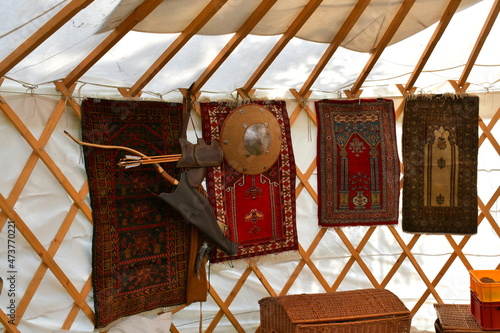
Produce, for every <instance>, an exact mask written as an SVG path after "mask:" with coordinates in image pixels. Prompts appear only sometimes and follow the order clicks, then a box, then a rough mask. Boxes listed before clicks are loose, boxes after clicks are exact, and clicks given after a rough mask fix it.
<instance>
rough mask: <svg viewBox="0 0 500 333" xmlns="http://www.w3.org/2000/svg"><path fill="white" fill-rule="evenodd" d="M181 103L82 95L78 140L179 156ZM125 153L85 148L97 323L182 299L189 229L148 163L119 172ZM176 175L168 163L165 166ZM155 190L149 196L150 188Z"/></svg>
mask: <svg viewBox="0 0 500 333" xmlns="http://www.w3.org/2000/svg"><path fill="white" fill-rule="evenodd" d="M181 117H182V104H175V103H164V102H153V101H124V100H120V101H112V100H103V99H86V100H84V101H83V102H82V137H83V141H86V142H90V143H96V144H103V145H117V146H127V147H131V148H133V149H136V150H138V151H140V152H142V153H144V154H146V155H148V156H157V155H165V154H174V153H180V146H179V143H178V138H179V136H180V134H181V128H182V126H181V119H182V118H181ZM125 154H130V153H125V152H123V151H121V150H116V149H99V148H91V147H86V146H85V147H84V159H85V169H86V172H87V176H88V182H89V193H90V205H91V208H92V217H93V224H94V231H93V242H92V284H93V288H94V308H95V314H96V323H95V325H96V327H104V326H106V325H108V324H109V323H111V322H112V321H114V320H116V319H118V318H121V317H124V316H130V315H133V314H137V313H140V312H143V311H148V310H152V309H156V308H158V307H166V306H172V305H177V304H183V303H186V300H187V293H188V274H189V270H188V268H189V267H190V265H194V263H190V251H189V249H190V227H189V226H188V225H187V224H186V222H185V221H184V220H183V218H182V216H181V215H180V214H178V213H176V212H174V211H172V210H171V209H169V208H168V207H166V205H165V203H163V202H162V201H161V200H160V199H159V198H158V197H157V196H156V195H155V194H153V193H156V194H158V193H161V192H171V191H172V190H173V185H171V184H170V183H168V182H167V181H166V180H165V179H163V178H162V177H161V176H160V175H159V173H158V172H157V171H156V170H155V169H154V168H153V167H152V166H151V165H144V166H140V167H137V168H133V169H126V170H123V169H119V168H118V167H117V166H116V163H117V161H119V160H120V158H122V157H123V156H124V155H125ZM162 166H163V167H164V169H165V170H167V172H168V173H170V174H171V175H174V176H176V175H175V171H176V170H175V169H174V167H175V165H174V164H173V163H170V164H164V165H162ZM151 192H153V193H151Z"/></svg>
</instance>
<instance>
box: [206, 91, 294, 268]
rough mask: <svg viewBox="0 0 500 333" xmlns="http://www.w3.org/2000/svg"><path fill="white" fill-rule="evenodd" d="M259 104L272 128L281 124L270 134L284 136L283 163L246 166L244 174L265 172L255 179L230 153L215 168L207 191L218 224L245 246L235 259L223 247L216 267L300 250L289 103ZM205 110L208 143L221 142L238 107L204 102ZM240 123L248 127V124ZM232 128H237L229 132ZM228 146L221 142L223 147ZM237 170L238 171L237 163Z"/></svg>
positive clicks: (214, 256) (213, 259)
mask: <svg viewBox="0 0 500 333" xmlns="http://www.w3.org/2000/svg"><path fill="white" fill-rule="evenodd" d="M254 103H257V104H259V105H262V106H263V107H264V108H265V109H266V110H268V111H270V112H271V114H272V115H274V117H273V118H272V119H269V124H274V122H276V128H270V130H271V131H276V133H277V135H278V136H280V137H281V144H279V145H278V147H277V150H278V151H277V155H276V157H277V160H276V162H275V163H274V164H273V165H272V166H269V165H265V163H264V164H259V163H257V164H252V163H249V164H248V165H245V166H244V167H243V170H247V169H248V170H249V171H250V170H251V169H252V168H254V167H256V166H259V167H262V168H263V169H265V171H264V172H262V173H259V172H253V173H254V174H250V175H249V174H243V173H240V172H238V171H236V170H235V169H234V168H233V167H232V166H231V165H230V164H229V163H228V162H227V160H226V159H227V155H226V153H225V160H224V161H223V163H222V164H221V165H220V166H218V167H213V168H209V170H208V173H207V192H208V195H209V198H210V202H211V204H212V206H213V207H214V209H215V213H216V216H217V220H218V222H219V224H221V225H223V226H225V227H226V228H227V232H226V234H227V237H228V238H229V239H230V240H232V241H233V242H237V243H238V244H239V251H238V253H237V254H236V255H233V256H228V255H226V254H225V253H224V252H222V251H220V250H218V249H217V250H216V251H213V252H212V254H211V258H210V261H211V262H212V263H216V262H222V261H228V260H236V259H244V258H250V257H255V256H262V255H266V254H277V253H281V252H285V251H291V250H297V249H298V241H297V230H296V216H295V215H296V213H295V177H296V173H295V160H294V155H293V150H292V144H291V138H290V124H289V119H288V114H287V111H286V104H285V102H284V101H257V102H254ZM200 106H201V115H202V124H203V138H204V139H205V140H206V141H207V142H210V141H211V140H217V141H220V139H221V129H222V127H223V125H224V122H225V120H226V118H228V116H229V115H230V114H231V112H232V111H233V109H235V106H234V105H233V104H230V103H224V102H220V103H200ZM240 107H241V106H240ZM226 125H227V126H228V127H230V126H232V125H231V124H226ZM240 125H242V126H245V124H240ZM267 125H268V124H267V123H266V126H267ZM235 126H236V124H235ZM270 127H272V126H271V125H270ZM230 129H234V128H229V129H228V130H230ZM235 130H238V129H237V128H236V129H235ZM229 140H231V138H229ZM224 144H225V143H224V142H221V146H222V147H223V148H224ZM226 144H227V142H226ZM241 144H243V143H241ZM273 144H276V141H274V142H272V143H271V146H272V145H273ZM256 159H258V157H256ZM233 166H234V167H236V168H237V167H238V166H235V165H234V164H233ZM243 172H245V171H243Z"/></svg>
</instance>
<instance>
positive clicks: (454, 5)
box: [398, 0, 462, 96]
mask: <svg viewBox="0 0 500 333" xmlns="http://www.w3.org/2000/svg"><path fill="white" fill-rule="evenodd" d="M461 1H462V0H450V3H449V4H448V7H446V10H445V11H444V13H443V16H442V17H441V20H440V21H439V23H438V25H437V27H436V30H435V31H434V33H433V34H432V37H431V39H430V40H429V43H428V44H427V47H426V48H425V50H424V52H423V53H422V56H421V57H420V59H419V61H418V63H417V65H416V66H415V68H414V69H413V72H412V74H411V76H410V78H409V79H408V82H407V83H406V85H405V86H401V85H398V89H399V90H400V91H401V93H402V94H403V96H406V95H408V94H412V93H413V92H415V89H414V87H413V86H414V85H415V82H416V81H417V78H418V76H419V75H420V74H421V73H422V70H423V69H424V67H425V64H426V63H427V60H429V57H430V56H431V54H432V52H433V51H434V49H435V47H436V45H437V43H438V42H439V40H440V39H441V37H442V36H443V33H444V31H445V30H446V28H447V27H448V24H449V23H450V21H451V19H452V18H453V15H454V14H455V12H456V11H457V9H458V6H459V5H460V3H461Z"/></svg>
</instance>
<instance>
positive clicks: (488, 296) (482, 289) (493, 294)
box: [469, 269, 500, 302]
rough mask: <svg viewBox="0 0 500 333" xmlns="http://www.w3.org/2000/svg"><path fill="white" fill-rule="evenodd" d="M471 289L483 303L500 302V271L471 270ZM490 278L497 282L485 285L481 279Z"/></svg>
mask: <svg viewBox="0 0 500 333" xmlns="http://www.w3.org/2000/svg"><path fill="white" fill-rule="evenodd" d="M469 273H470V289H471V291H473V292H474V293H476V295H477V297H478V298H479V300H480V301H481V302H500V270H498V269H496V270H470V271H469ZM483 277H489V278H490V279H493V280H495V281H497V282H494V283H493V282H492V283H484V282H481V278H483Z"/></svg>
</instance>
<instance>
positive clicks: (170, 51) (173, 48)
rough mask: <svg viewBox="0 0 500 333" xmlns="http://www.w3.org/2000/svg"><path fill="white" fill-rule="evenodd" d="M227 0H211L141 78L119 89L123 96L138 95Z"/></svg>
mask: <svg viewBox="0 0 500 333" xmlns="http://www.w3.org/2000/svg"><path fill="white" fill-rule="evenodd" d="M226 2H227V0H212V1H210V3H209V4H208V5H206V6H205V8H203V10H202V11H201V12H200V13H199V14H198V16H196V18H195V19H194V20H193V21H192V22H191V23H190V24H189V25H188V26H187V27H186V29H184V30H183V31H182V33H181V34H180V35H179V36H178V37H177V38H176V39H175V41H174V42H173V43H172V44H170V46H169V47H168V48H167V49H166V50H165V52H163V53H162V55H161V56H160V57H159V58H158V59H157V60H156V61H155V62H154V63H153V64H152V65H151V67H149V69H148V70H147V71H146V72H145V73H144V74H143V75H142V76H141V78H140V79H139V80H138V81H137V82H136V83H135V84H134V85H133V86H132V87H131V88H130V89H128V90H127V89H119V90H120V92H121V93H122V95H124V96H138V95H139V93H140V92H141V90H142V88H144V87H145V86H146V84H148V83H149V82H150V81H151V80H152V79H153V78H154V77H155V75H156V74H158V72H159V71H160V70H161V69H162V68H163V67H164V66H165V65H166V64H167V63H168V62H169V61H170V60H171V59H172V58H173V57H174V55H175V54H176V53H177V52H179V50H180V49H181V48H182V47H183V46H184V45H186V43H187V42H188V41H189V40H190V39H191V37H193V36H194V35H195V34H196V33H197V32H198V31H200V29H201V28H203V26H205V24H207V22H208V21H210V19H211V18H212V17H213V16H214V15H215V14H216V13H217V12H218V11H219V9H221V8H222V6H224V4H225V3H226Z"/></svg>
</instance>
